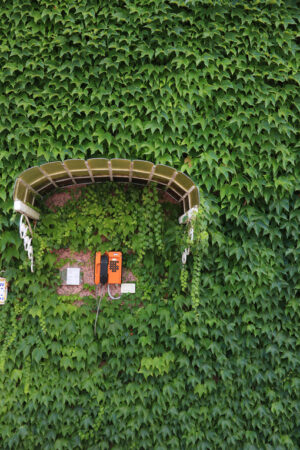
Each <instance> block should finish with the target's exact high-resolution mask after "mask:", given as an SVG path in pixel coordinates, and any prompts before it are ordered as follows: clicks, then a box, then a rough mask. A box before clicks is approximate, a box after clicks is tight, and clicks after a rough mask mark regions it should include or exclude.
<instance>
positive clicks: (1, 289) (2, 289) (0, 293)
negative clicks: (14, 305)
mask: <svg viewBox="0 0 300 450" xmlns="http://www.w3.org/2000/svg"><path fill="white" fill-rule="evenodd" d="M6 299H7V281H6V279H5V278H0V305H4V303H5V302H6Z"/></svg>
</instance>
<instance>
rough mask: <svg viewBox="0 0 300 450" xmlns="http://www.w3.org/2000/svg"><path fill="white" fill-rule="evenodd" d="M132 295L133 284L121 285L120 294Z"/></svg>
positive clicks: (133, 290)
mask: <svg viewBox="0 0 300 450" xmlns="http://www.w3.org/2000/svg"><path fill="white" fill-rule="evenodd" d="M134 293H135V283H122V284H121V294H134Z"/></svg>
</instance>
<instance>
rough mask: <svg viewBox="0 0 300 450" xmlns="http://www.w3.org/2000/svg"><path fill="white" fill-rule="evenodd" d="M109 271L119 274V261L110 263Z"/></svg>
mask: <svg viewBox="0 0 300 450" xmlns="http://www.w3.org/2000/svg"><path fill="white" fill-rule="evenodd" d="M109 269H110V270H111V271H112V272H117V271H118V270H119V265H118V261H113V260H112V261H110V263H109Z"/></svg>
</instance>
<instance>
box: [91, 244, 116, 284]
mask: <svg viewBox="0 0 300 450" xmlns="http://www.w3.org/2000/svg"><path fill="white" fill-rule="evenodd" d="M121 279H122V253H121V252H105V253H103V255H101V252H96V259H95V284H100V283H101V284H102V285H105V284H121Z"/></svg>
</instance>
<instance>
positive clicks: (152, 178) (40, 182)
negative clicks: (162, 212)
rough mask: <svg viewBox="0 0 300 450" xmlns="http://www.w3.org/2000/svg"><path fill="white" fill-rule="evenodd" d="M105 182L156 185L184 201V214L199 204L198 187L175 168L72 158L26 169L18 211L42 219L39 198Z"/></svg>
mask: <svg viewBox="0 0 300 450" xmlns="http://www.w3.org/2000/svg"><path fill="white" fill-rule="evenodd" d="M104 181H116V182H126V183H127V182H132V183H135V184H139V185H146V184H148V183H150V182H154V183H156V184H157V187H158V188H159V189H163V190H165V191H166V192H167V193H168V194H169V195H171V197H173V198H174V199H175V200H176V201H177V202H178V203H180V202H182V206H183V212H184V213H186V212H187V211H189V210H190V209H191V208H194V207H197V206H198V205H199V190H198V187H197V186H196V185H195V183H194V182H193V181H192V180H191V178H189V177H188V176H187V175H185V174H184V173H182V172H178V171H177V170H176V169H174V168H172V167H169V166H165V165H162V164H157V165H155V164H153V163H152V162H149V161H142V160H134V161H130V160H128V159H106V158H93V159H89V160H87V161H84V160H82V159H68V160H65V161H63V162H61V161H56V162H49V163H46V164H42V165H41V166H35V167H31V168H30V169H27V170H25V171H24V172H22V173H21V175H20V176H19V177H18V178H17V179H16V182H15V187H14V201H15V210H16V211H18V212H21V213H23V214H25V215H27V216H28V217H31V218H34V219H38V218H39V217H37V216H39V214H38V213H36V214H34V213H33V211H34V209H33V208H30V205H32V206H33V205H34V201H35V198H36V197H37V196H38V197H41V196H43V195H44V194H47V193H48V192H50V191H51V190H53V189H55V188H58V187H66V186H72V185H80V184H90V183H99V182H104ZM21 204H24V205H26V206H27V207H28V210H27V213H26V211H24V208H25V206H24V207H23V209H22V208H21V210H20V205H21ZM34 212H35V211H34Z"/></svg>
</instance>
